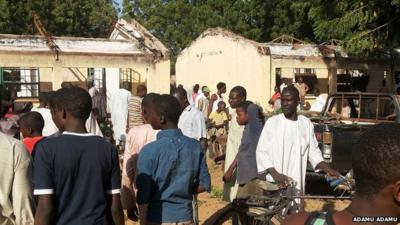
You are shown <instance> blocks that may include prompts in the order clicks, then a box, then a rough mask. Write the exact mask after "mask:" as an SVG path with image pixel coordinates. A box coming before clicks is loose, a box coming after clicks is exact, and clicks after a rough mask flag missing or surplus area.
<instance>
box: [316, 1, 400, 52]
mask: <svg viewBox="0 0 400 225" xmlns="http://www.w3.org/2000/svg"><path fill="white" fill-rule="evenodd" d="M315 2H316V3H315V4H313V6H312V7H311V9H310V12H309V17H310V19H311V20H312V21H313V26H314V33H315V35H316V37H317V39H318V40H319V41H326V40H329V39H339V40H342V41H343V43H344V47H345V48H346V49H347V51H348V52H349V53H350V54H353V55H368V54H369V53H370V52H372V51H373V50H374V49H376V48H393V47H396V46H398V45H399V40H400V30H399V29H398V27H399V26H400V20H399V19H400V15H399V13H400V1H399V0H393V1H378V0H357V1H356V0H355V1H328V0H316V1H315Z"/></svg>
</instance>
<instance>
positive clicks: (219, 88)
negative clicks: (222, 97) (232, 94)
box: [217, 82, 226, 94]
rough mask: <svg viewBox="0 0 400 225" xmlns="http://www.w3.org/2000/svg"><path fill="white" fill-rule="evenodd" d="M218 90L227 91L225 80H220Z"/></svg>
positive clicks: (222, 92) (220, 91)
mask: <svg viewBox="0 0 400 225" xmlns="http://www.w3.org/2000/svg"><path fill="white" fill-rule="evenodd" d="M217 90H218V92H219V93H221V94H224V93H226V84H225V83H224V82H219V83H218V84H217Z"/></svg>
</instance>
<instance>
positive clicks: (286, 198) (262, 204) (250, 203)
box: [204, 176, 354, 225]
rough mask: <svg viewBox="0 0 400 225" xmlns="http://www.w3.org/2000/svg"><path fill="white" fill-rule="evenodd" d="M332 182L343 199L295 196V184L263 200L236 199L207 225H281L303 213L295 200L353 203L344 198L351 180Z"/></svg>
mask: <svg viewBox="0 0 400 225" xmlns="http://www.w3.org/2000/svg"><path fill="white" fill-rule="evenodd" d="M329 182H330V184H331V186H334V187H335V189H340V190H343V193H342V194H341V195H340V196H307V195H300V196H295V195H293V194H290V193H289V192H290V190H291V189H292V188H294V187H295V186H296V183H295V182H291V183H290V184H289V185H288V186H287V187H285V188H278V189H276V190H273V191H271V190H264V191H265V195H264V196H259V195H251V196H249V197H248V198H245V199H234V200H233V202H232V203H231V204H229V205H227V206H226V207H224V208H223V209H221V210H219V211H218V212H217V213H216V214H214V215H213V216H211V217H210V218H209V219H207V220H206V221H205V222H204V225H223V224H231V223H230V222H231V221H238V224H240V225H279V224H281V223H282V221H283V220H284V219H285V218H286V216H288V215H289V214H293V213H298V212H299V211H300V205H299V204H298V203H297V202H296V199H335V200H350V199H352V197H351V196H344V194H345V193H349V194H350V195H351V194H352V191H353V189H354V180H353V179H352V178H350V177H344V176H343V177H340V178H339V179H335V180H330V181H329Z"/></svg>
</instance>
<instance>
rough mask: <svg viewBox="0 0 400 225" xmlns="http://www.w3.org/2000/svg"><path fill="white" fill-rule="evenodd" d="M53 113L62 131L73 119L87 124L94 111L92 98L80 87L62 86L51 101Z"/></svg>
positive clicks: (54, 119)
mask: <svg viewBox="0 0 400 225" xmlns="http://www.w3.org/2000/svg"><path fill="white" fill-rule="evenodd" d="M50 108H51V115H52V118H53V121H54V123H55V124H56V126H57V127H58V129H59V130H60V131H64V129H65V125H67V124H68V123H69V122H71V121H78V122H80V123H83V124H85V122H86V120H87V119H88V118H89V115H90V112H91V111H92V98H91V97H90V95H89V93H88V92H87V91H86V90H84V89H82V88H79V87H71V88H61V89H58V90H57V91H56V92H54V94H53V96H52V100H51V102H50Z"/></svg>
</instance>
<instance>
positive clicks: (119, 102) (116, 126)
mask: <svg viewBox="0 0 400 225" xmlns="http://www.w3.org/2000/svg"><path fill="white" fill-rule="evenodd" d="M128 90H129V84H128V83H126V82H125V83H123V84H122V88H120V89H118V90H117V91H115V92H114V93H113V94H112V96H111V99H110V110H111V122H112V124H113V131H114V140H115V143H116V144H117V145H119V143H120V141H121V140H122V141H124V140H125V136H126V129H127V121H128V103H129V99H130V98H131V95H132V94H131V92H130V91H128Z"/></svg>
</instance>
